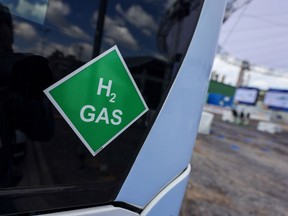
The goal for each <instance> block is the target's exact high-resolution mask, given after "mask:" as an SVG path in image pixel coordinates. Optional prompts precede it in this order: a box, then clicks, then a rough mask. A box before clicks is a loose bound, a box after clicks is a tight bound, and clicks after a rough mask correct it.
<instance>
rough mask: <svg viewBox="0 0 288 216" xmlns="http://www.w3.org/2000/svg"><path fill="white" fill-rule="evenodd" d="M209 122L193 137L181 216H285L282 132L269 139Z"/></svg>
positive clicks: (287, 174)
mask: <svg viewBox="0 0 288 216" xmlns="http://www.w3.org/2000/svg"><path fill="white" fill-rule="evenodd" d="M257 123H258V122H256V121H252V122H250V125H248V126H243V125H236V124H231V123H227V122H222V121H221V119H220V116H217V115H216V116H215V118H214V121H213V124H212V128H211V134H209V135H201V134H199V135H198V137H197V140H196V144H195V147H194V151H193V157H192V160H191V165H192V171H191V176H190V180H189V183H188V187H187V190H186V194H185V198H184V201H183V205H182V209H181V216H188V215H189V216H194V215H197V216H202V215H203V216H212V215H213V216H218V215H219V216H228V215H229V216H230V215H231V216H234V215H235V216H236V215H237V216H242V215H243V216H247V215H257V216H258V215H259V216H282V215H283V216H285V215H288V157H287V156H288V132H287V131H283V132H281V133H278V134H269V133H264V132H259V131H257V130H256V127H257Z"/></svg>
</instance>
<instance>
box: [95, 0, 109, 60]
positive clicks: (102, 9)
mask: <svg viewBox="0 0 288 216" xmlns="http://www.w3.org/2000/svg"><path fill="white" fill-rule="evenodd" d="M107 1H108V0H100V2H99V14H98V19H97V25H96V31H95V36H94V46H93V54H92V58H94V57H96V56H98V55H99V54H100V49H101V42H102V36H103V29H104V22H105V14H106V8H107Z"/></svg>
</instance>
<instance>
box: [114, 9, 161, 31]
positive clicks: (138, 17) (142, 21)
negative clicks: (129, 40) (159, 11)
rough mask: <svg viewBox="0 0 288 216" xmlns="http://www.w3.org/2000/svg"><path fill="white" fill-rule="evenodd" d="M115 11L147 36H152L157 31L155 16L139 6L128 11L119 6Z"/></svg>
mask: <svg viewBox="0 0 288 216" xmlns="http://www.w3.org/2000/svg"><path fill="white" fill-rule="evenodd" d="M115 9H116V11H117V12H118V13H119V14H121V15H122V16H123V17H124V19H125V20H127V21H128V22H129V23H130V24H132V25H133V26H135V27H137V28H139V29H140V30H141V31H142V32H143V33H144V34H146V35H151V33H152V31H156V30H157V28H158V25H157V23H156V22H155V20H154V18H153V16H151V15H150V14H148V13H147V12H146V11H145V10H144V9H143V8H142V7H141V6H139V5H132V6H131V7H130V8H128V10H127V11H124V10H123V9H122V7H121V5H120V4H117V5H116V7H115Z"/></svg>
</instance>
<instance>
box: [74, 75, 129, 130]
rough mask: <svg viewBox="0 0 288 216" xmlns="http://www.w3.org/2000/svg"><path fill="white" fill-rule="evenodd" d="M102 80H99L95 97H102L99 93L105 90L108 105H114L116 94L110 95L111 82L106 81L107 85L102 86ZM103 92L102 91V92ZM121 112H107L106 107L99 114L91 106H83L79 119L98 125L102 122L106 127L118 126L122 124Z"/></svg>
mask: <svg viewBox="0 0 288 216" xmlns="http://www.w3.org/2000/svg"><path fill="white" fill-rule="evenodd" d="M103 83H104V79H103V78H100V79H99V84H98V89H97V95H98V96H102V95H101V93H102V92H104V91H105V90H106V94H105V97H109V98H110V99H109V102H110V103H115V99H116V94H115V93H111V94H110V92H111V88H112V84H113V82H112V80H109V81H108V84H107V85H104V84H103ZM102 90H103V91H102ZM122 115H123V112H122V111H121V110H120V109H115V110H113V111H109V109H108V108H107V107H103V108H101V109H100V112H98V110H97V109H96V108H95V107H94V106H93V105H85V106H83V107H82V108H81V110H80V118H81V119H82V121H84V122H94V123H96V124H98V123H99V122H104V123H105V124H106V125H109V124H112V125H119V124H121V122H122Z"/></svg>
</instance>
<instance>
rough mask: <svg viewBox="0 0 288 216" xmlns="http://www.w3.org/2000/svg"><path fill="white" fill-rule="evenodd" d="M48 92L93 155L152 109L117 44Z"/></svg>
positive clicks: (51, 99) (50, 88)
mask: <svg viewBox="0 0 288 216" xmlns="http://www.w3.org/2000/svg"><path fill="white" fill-rule="evenodd" d="M44 93H45V94H46V95H47V97H48V98H49V99H50V101H51V102H52V103H53V105H54V106H55V107H56V109H57V110H58V111H59V112H60V114H61V115H62V116H63V118H64V119H65V120H66V121H67V123H68V124H69V125H70V127H71V128H72V129H73V130H74V132H75V133H76V134H77V136H78V137H79V138H80V139H81V141H82V142H83V143H84V145H85V146H86V147H87V148H88V150H89V151H90V152H91V154H92V155H93V156H95V155H96V154H97V153H98V152H99V151H101V150H102V149H103V148H104V147H105V146H106V145H108V144H109V143H110V142H112V141H113V140H114V139H115V138H116V137H117V136H118V135H120V134H121V133H122V132H123V131H124V130H125V129H126V128H128V127H129V126H130V125H131V124H132V123H133V122H135V121H136V120H137V119H138V118H140V117H141V116H142V115H143V114H144V113H145V112H146V111H147V110H148V107H147V105H146V103H145V101H144V99H143V97H142V96H141V93H140V92H139V90H138V88H137V86H136V84H135V82H134V80H133V78H132V76H131V74H130V72H129V70H128V68H127V66H126V64H125V62H124V60H123V58H122V56H121V54H120V52H119V50H118V48H117V46H114V47H112V48H111V49H109V50H107V51H106V52H104V53H103V54H101V55H100V56H98V57H96V58H95V59H93V60H91V61H90V62H88V63H86V64H85V65H83V66H82V67H80V68H79V69H77V70H76V71H74V72H72V73H71V74H69V75H68V76H66V77H64V78H63V79H61V80H60V81H58V82H56V83H55V84H53V85H52V86H50V87H49V88H47V89H46V90H44Z"/></svg>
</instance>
